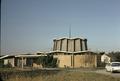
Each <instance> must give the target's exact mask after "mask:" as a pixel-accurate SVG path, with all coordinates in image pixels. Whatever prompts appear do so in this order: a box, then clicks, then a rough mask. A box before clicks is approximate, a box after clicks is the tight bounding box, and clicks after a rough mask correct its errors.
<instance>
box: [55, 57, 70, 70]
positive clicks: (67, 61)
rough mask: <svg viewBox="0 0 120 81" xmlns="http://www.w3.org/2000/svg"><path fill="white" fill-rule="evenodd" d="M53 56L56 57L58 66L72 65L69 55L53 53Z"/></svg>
mask: <svg viewBox="0 0 120 81" xmlns="http://www.w3.org/2000/svg"><path fill="white" fill-rule="evenodd" d="M54 58H57V59H58V62H57V63H58V67H60V68H65V67H72V66H71V55H54Z"/></svg>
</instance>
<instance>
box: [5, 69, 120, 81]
mask: <svg viewBox="0 0 120 81" xmlns="http://www.w3.org/2000/svg"><path fill="white" fill-rule="evenodd" d="M6 81H120V78H115V77H112V76H108V75H102V74H97V73H93V72H67V71H61V72H59V73H57V74H52V75H44V74H43V75H38V76H35V77H25V76H21V77H18V76H17V75H16V76H13V77H10V78H9V80H6Z"/></svg>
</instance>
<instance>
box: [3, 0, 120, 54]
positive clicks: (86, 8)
mask: <svg viewBox="0 0 120 81" xmlns="http://www.w3.org/2000/svg"><path fill="white" fill-rule="evenodd" d="M70 25H71V32H72V37H83V38H87V39H88V48H89V49H90V50H92V51H119V50H120V0H2V22H1V38H2V39H1V44H2V45H1V51H2V54H19V53H34V52H37V51H50V50H52V47H53V39H54V38H61V37H68V32H69V26H70Z"/></svg>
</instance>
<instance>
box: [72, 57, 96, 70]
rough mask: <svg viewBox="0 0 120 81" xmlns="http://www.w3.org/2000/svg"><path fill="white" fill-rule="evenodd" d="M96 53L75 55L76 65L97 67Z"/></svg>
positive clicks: (77, 66)
mask: <svg viewBox="0 0 120 81" xmlns="http://www.w3.org/2000/svg"><path fill="white" fill-rule="evenodd" d="M96 61H97V59H96V55H74V67H76V68H79V67H97V62H96Z"/></svg>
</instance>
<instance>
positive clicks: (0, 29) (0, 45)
mask: <svg viewBox="0 0 120 81" xmlns="http://www.w3.org/2000/svg"><path fill="white" fill-rule="evenodd" d="M0 56H1V0H0Z"/></svg>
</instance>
